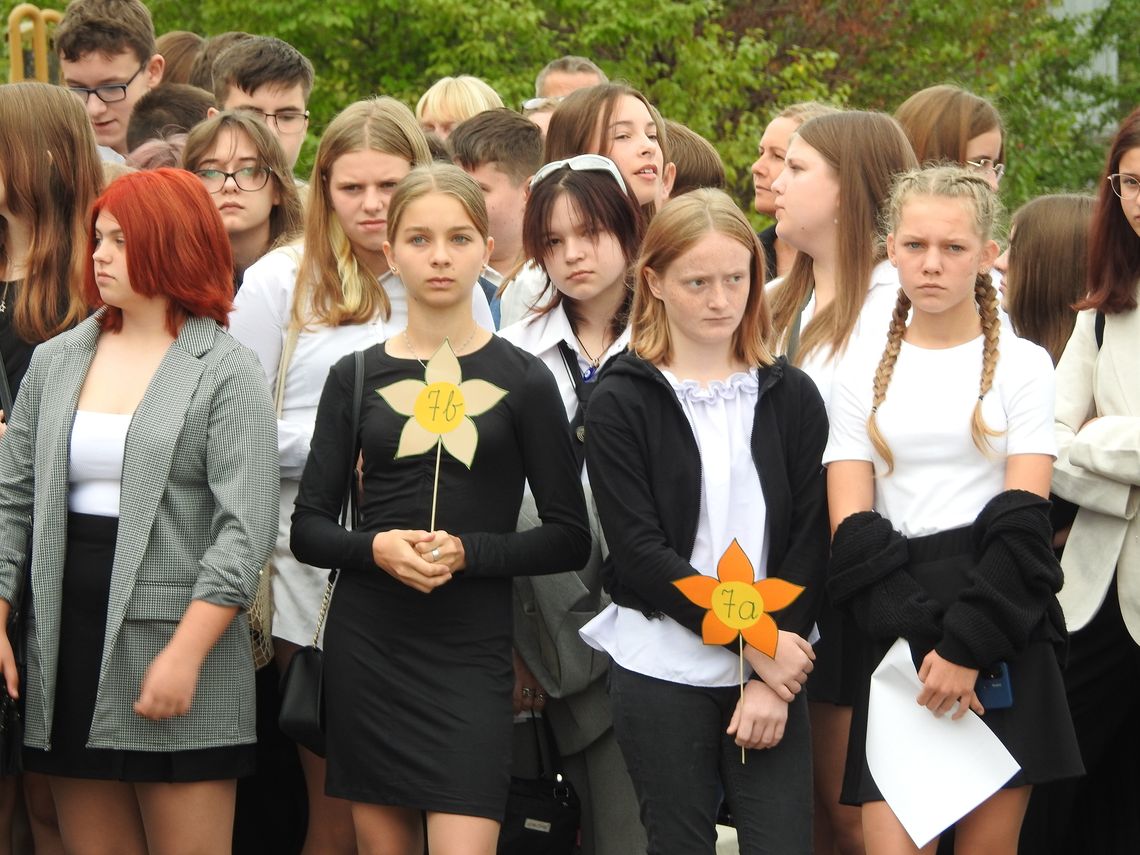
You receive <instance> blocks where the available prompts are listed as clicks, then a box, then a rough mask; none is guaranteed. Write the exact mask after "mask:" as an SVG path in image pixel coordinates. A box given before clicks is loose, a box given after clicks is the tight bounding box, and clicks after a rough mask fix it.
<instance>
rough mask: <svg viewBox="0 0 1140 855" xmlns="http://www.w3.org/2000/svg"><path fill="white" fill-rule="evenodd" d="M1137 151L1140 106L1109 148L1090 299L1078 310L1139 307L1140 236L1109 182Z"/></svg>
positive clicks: (1095, 226) (1096, 216) (1092, 242)
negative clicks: (1130, 154)
mask: <svg viewBox="0 0 1140 855" xmlns="http://www.w3.org/2000/svg"><path fill="white" fill-rule="evenodd" d="M1134 148H1140V107H1137V108H1136V109H1135V110H1133V111H1132V112H1131V113H1129V114H1128V117H1127V118H1126V119H1125V120H1124V121H1123V122H1121V123H1120V128H1119V130H1117V132H1116V136H1115V137H1113V138H1112V145H1111V146H1110V147H1109V149H1108V159H1107V161H1106V162H1105V165H1104V173H1103V174H1102V175H1101V177H1100V191H1099V192H1098V194H1097V198H1096V210H1095V211H1094V212H1093V220H1092V228H1091V231H1090V236H1089V278H1088V296H1087V297H1085V299H1083V300H1081V302H1079V303H1078V304H1077V308H1078V309H1096V310H1098V311H1101V312H1104V313H1105V314H1109V315H1112V314H1116V313H1117V312H1128V311H1131V310H1132V309H1135V308H1136V279H1137V277H1140V235H1137V234H1136V230H1135V229H1133V227H1132V224H1131V223H1129V222H1128V218H1127V217H1126V216H1124V210H1123V209H1122V208H1121V207H1120V199H1118V198H1117V196H1116V194H1115V193H1113V192H1112V187H1111V186H1110V185H1109V183H1108V176H1110V175H1114V174H1116V173H1117V172H1119V171H1120V161H1121V160H1122V159H1123V158H1124V155H1125V154H1127V153H1128V152H1129V151H1131V150H1132V149H1134Z"/></svg>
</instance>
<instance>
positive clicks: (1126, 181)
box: [1108, 172, 1140, 202]
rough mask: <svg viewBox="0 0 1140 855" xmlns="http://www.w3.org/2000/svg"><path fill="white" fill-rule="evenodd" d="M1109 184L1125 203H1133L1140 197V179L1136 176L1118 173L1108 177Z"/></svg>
mask: <svg viewBox="0 0 1140 855" xmlns="http://www.w3.org/2000/svg"><path fill="white" fill-rule="evenodd" d="M1108 183H1109V184H1110V185H1111V186H1112V192H1113V193H1115V194H1116V195H1117V196H1119V197H1120V198H1121V199H1123V200H1124V201H1125V202H1131V201H1132V200H1133V199H1135V198H1136V197H1137V196H1140V178H1137V177H1136V176H1135V175H1129V174H1128V173H1127V172H1118V173H1116V174H1115V175H1110V176H1108Z"/></svg>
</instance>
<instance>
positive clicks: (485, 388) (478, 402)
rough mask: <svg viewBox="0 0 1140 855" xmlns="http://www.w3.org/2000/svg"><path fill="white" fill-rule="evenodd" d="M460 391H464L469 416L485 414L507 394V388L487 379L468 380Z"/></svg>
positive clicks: (464, 400)
mask: <svg viewBox="0 0 1140 855" xmlns="http://www.w3.org/2000/svg"><path fill="white" fill-rule="evenodd" d="M459 391H460V392H462V393H463V404H464V406H465V407H466V408H467V411H466V412H467V415H469V416H481V415H483V413H485V412H487V410H489V409H491V407H493V406H495V404H497V403H499V401H501V400H502V399H503V397H504V396H505V395H506V394H507V390H506V389H500V388H499V387H498V386H496V385H495V384H494V383H488V382H487V381H486V380H468V381H467V382H465V383H463V384H461V385H460V387H459Z"/></svg>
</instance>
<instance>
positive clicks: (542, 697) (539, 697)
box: [534, 692, 546, 701]
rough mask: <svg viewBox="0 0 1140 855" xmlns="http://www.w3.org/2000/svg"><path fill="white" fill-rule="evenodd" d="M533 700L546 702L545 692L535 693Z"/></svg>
mask: <svg viewBox="0 0 1140 855" xmlns="http://www.w3.org/2000/svg"><path fill="white" fill-rule="evenodd" d="M534 699H535V700H536V701H545V700H546V692H535V695H534Z"/></svg>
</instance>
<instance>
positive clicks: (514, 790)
mask: <svg viewBox="0 0 1140 855" xmlns="http://www.w3.org/2000/svg"><path fill="white" fill-rule="evenodd" d="M530 721H531V725H532V727H533V729H534V740H535V744H536V746H537V748H538V777H537V778H517V777H514V776H511V789H510V794H509V795H508V797H507V810H506V814H505V815H504V816H503V824H502V826H501V827H500V829H499V848H498V855H573V853H575V852H577V851H578V846H579V832H580V828H581V824H582V803H581V801H580V800H579V799H578V793H577V792H575V790H574V785H573V784H571V783H570V781H568V780H567V779H566V778H565V777H563V775H562V773H561V772H559V771H557V769H556V767H557V766H561V765H562V763H561V758H558V749H557V748H556V747H555V743H554V734H552V733H551V732H550V724H549V723H548V722H547V721H546V719H545V718H543V719H541V721H542V726H541V728H540V727H539V721H540V719H538V718H537V717H536V716H535V715H534V713H533V712H532V713H531V716H530ZM544 737H545V739H544ZM544 742H545V747H546V749H547V750H546V751H544V750H543V747H544V746H543V743H544ZM554 758H558V760H557V762H555V759H554Z"/></svg>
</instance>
